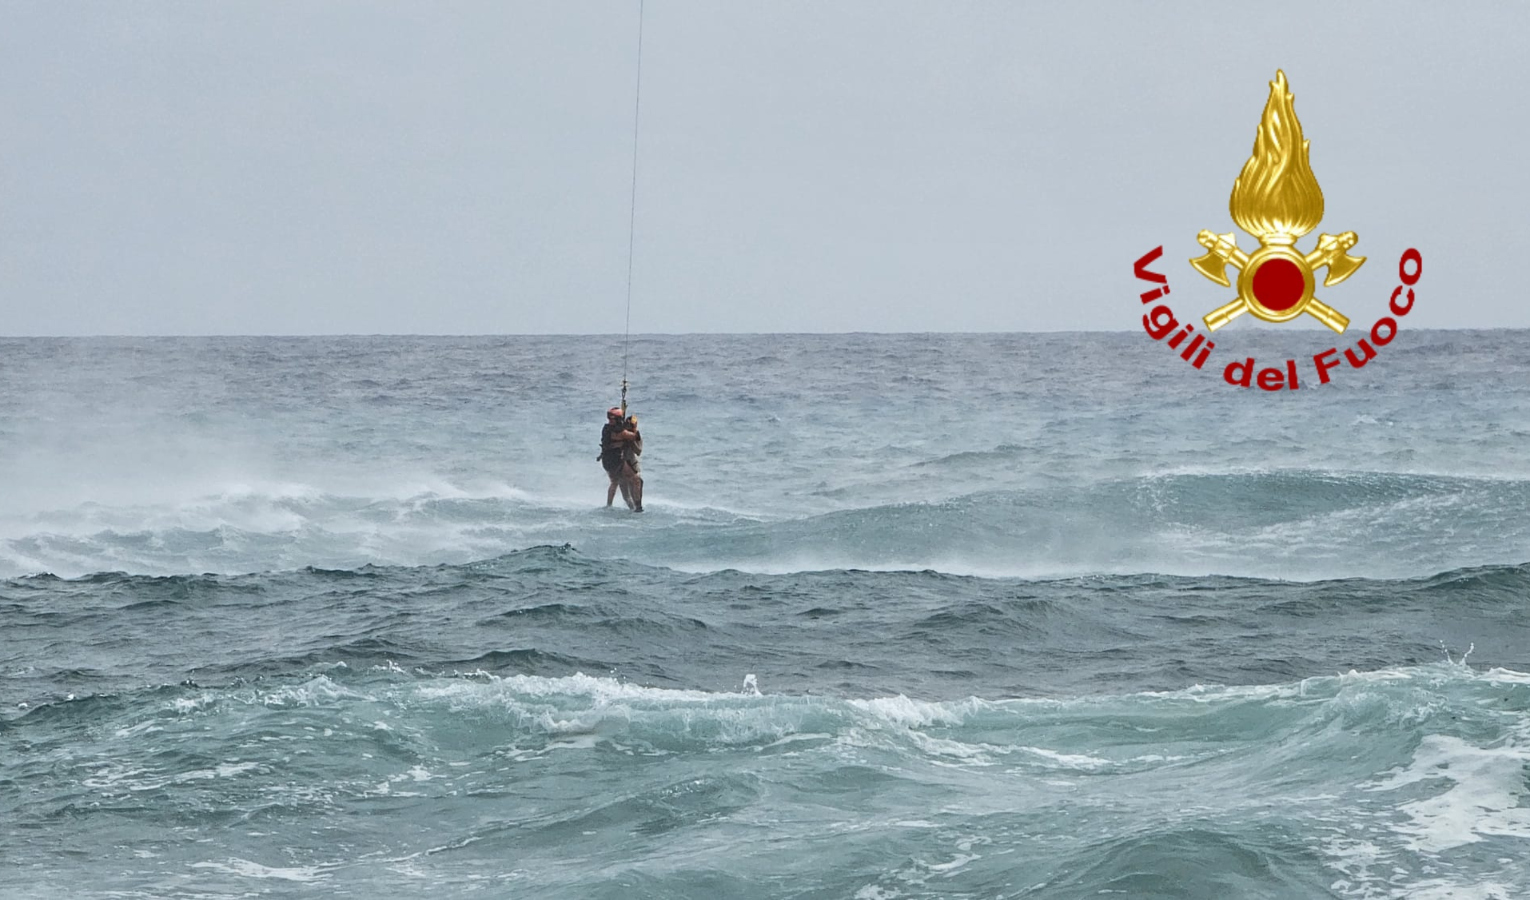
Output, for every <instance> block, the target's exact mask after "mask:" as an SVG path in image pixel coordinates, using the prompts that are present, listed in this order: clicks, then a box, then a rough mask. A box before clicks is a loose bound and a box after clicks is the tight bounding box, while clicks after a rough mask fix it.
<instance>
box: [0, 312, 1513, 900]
mask: <svg viewBox="0 0 1530 900" xmlns="http://www.w3.org/2000/svg"><path fill="white" fill-rule="evenodd" d="M1238 338H1239V342H1240V346H1244V345H1246V346H1248V347H1251V348H1253V350H1251V351H1250V352H1257V353H1258V355H1260V356H1262V357H1269V358H1272V359H1274V358H1283V357H1285V356H1299V355H1301V354H1302V353H1303V348H1305V347H1306V344H1309V343H1311V341H1312V339H1313V338H1312V333H1311V332H1279V333H1276V332H1273V331H1253V330H1249V331H1244V332H1240V334H1239V335H1238ZM632 350H633V359H634V361H635V365H634V367H633V369H634V370H633V373H632V374H633V401H634V405H633V411H634V412H636V413H637V414H638V415H639V417H640V419H641V424H642V428H643V431H644V437H645V453H644V466H645V474H646V476H647V478H648V493H647V497H646V498H645V501H646V506H647V508H648V512H646V513H645V514H643V515H642V516H637V515H634V514H631V513H628V512H626V511H625V510H606V509H604V508H602V504H603V501H604V493H605V491H604V482H605V477H604V474H603V473H602V472H601V470H600V467H599V465H598V464H597V463H596V462H595V459H594V457H595V454H596V452H597V450H598V447H597V439H598V434H599V428H600V424H601V416H602V412H603V410H604V409H605V407H607V406H609V405H610V404H611V403H612V402H613V401H614V400H615V399H616V398H615V396H613V394H614V391H613V390H612V387H611V386H612V385H613V384H615V383H616V382H617V381H618V380H619V379H620V374H621V373H620V345H619V341H617V342H613V341H612V340H611V339H608V338H322V339H318V338H316V339H269V338H241V339H131V340H129V339H115V340H114V339H91V340H5V341H0V472H3V473H4V475H3V476H0V579H3V580H0V860H4V863H5V864H4V865H0V896H6V897H12V896H14V897H27V898H31V897H82V896H88V897H243V896H259V895H272V896H312V897H334V896H364V897H416V896H422V895H427V894H430V895H437V896H468V895H482V896H507V897H508V896H533V897H539V898H541V897H569V898H575V897H578V898H584V897H611V898H617V897H621V898H628V897H654V898H658V897H697V898H703V897H705V898H715V897H845V898H858V900H887V898H894V897H896V898H908V897H973V898H977V897H984V898H987V897H1049V898H1050V897H1079V898H1083V897H1099V896H1126V897H1132V898H1137V897H1175V898H1181V897H1206V898H1227V897H1360V898H1380V897H1408V898H1414V897H1425V898H1431V897H1439V898H1445V897H1469V898H1483V900H1486V898H1505V900H1506V898H1510V897H1518V896H1522V895H1525V894H1527V893H1530V866H1527V865H1526V863H1525V862H1524V860H1525V859H1527V858H1530V853H1527V851H1530V778H1527V775H1526V772H1527V771H1530V769H1527V766H1530V675H1527V674H1524V673H1530V606H1527V596H1530V565H1527V563H1526V561H1527V560H1530V549H1527V545H1530V540H1527V536H1530V464H1527V463H1526V459H1527V455H1526V454H1525V453H1524V448H1525V446H1526V445H1527V437H1530V377H1527V374H1530V350H1527V349H1526V340H1525V335H1524V334H1522V333H1517V332H1416V331H1407V330H1404V331H1403V332H1402V333H1401V334H1400V335H1399V337H1398V338H1397V340H1395V341H1394V342H1393V343H1392V344H1391V345H1389V346H1388V347H1387V349H1386V353H1385V354H1384V355H1383V356H1381V357H1380V358H1378V360H1376V361H1375V362H1373V363H1372V364H1371V366H1368V367H1367V368H1366V369H1364V370H1361V371H1358V372H1354V371H1351V372H1347V373H1345V377H1344V378H1342V379H1336V382H1335V384H1333V385H1329V386H1326V387H1324V388H1322V389H1316V388H1309V389H1306V390H1301V391H1296V392H1284V393H1281V394H1268V395H1265V394H1258V393H1250V392H1244V391H1240V390H1238V389H1235V388H1232V387H1229V386H1227V385H1225V384H1223V383H1222V382H1221V380H1220V378H1219V376H1218V375H1217V374H1216V373H1212V372H1209V371H1208V372H1203V373H1195V372H1194V371H1193V370H1191V369H1190V368H1189V367H1188V366H1186V365H1185V364H1184V363H1182V362H1180V361H1179V360H1178V359H1177V358H1175V357H1174V356H1172V355H1171V354H1168V353H1167V352H1166V351H1164V350H1163V348H1162V347H1161V346H1159V345H1157V344H1154V343H1153V342H1152V341H1151V340H1149V339H1148V338H1146V336H1144V335H1141V334H1136V335H1094V334H1090V335H981V336H963V335H938V336H918V335H909V336H874V335H849V336H747V337H660V338H640V339H638V340H636V341H635V342H634V344H633V347H632ZM1306 355H1308V356H1310V350H1309V351H1308V352H1307V354H1306ZM613 361H614V362H613Z"/></svg>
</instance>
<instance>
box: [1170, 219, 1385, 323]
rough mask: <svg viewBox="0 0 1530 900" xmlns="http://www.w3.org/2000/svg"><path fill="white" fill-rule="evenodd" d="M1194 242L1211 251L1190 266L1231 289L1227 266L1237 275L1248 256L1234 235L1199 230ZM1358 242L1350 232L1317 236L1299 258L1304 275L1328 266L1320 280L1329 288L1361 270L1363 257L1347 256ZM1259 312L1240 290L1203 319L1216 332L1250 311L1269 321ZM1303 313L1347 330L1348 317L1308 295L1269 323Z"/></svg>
mask: <svg viewBox="0 0 1530 900" xmlns="http://www.w3.org/2000/svg"><path fill="white" fill-rule="evenodd" d="M1196 240H1197V241H1199V242H1200V245H1201V246H1202V247H1205V248H1206V249H1207V250H1208V251H1210V252H1208V253H1207V254H1206V255H1205V256H1200V257H1197V258H1195V259H1192V260H1190V265H1192V266H1195V270H1196V271H1197V272H1200V273H1201V274H1202V275H1205V276H1206V277H1207V278H1209V279H1211V280H1212V281H1215V282H1216V283H1217V284H1220V285H1222V286H1223V287H1232V281H1230V280H1229V279H1228V277H1227V267H1228V266H1232V267H1234V268H1236V269H1237V270H1238V271H1239V272H1242V271H1243V269H1244V267H1246V266H1247V265H1248V262H1249V254H1247V253H1244V252H1243V251H1242V250H1240V249H1238V242H1237V241H1236V240H1235V239H1234V238H1233V232H1231V231H1229V232H1228V233H1226V234H1213V233H1212V232H1210V231H1202V232H1201V233H1200V234H1199V235H1197V236H1196ZM1359 240H1360V238H1359V237H1358V236H1357V235H1356V234H1355V233H1354V232H1353V231H1346V232H1344V233H1343V234H1340V235H1332V234H1324V235H1319V236H1318V242H1317V249H1315V250H1313V251H1312V252H1311V253H1308V254H1307V255H1306V256H1300V257H1299V258H1300V259H1301V260H1302V261H1303V262H1304V263H1306V266H1307V273H1306V274H1307V275H1309V276H1310V275H1311V274H1312V273H1315V272H1316V271H1317V270H1318V269H1320V268H1322V267H1323V266H1327V267H1328V276H1327V277H1326V278H1324V279H1323V286H1324V287H1331V286H1332V285H1335V284H1338V283H1339V282H1341V281H1343V280H1344V279H1346V278H1348V277H1349V276H1351V275H1353V274H1355V270H1356V269H1358V268H1360V265H1361V263H1364V262H1365V257H1363V256H1350V255H1349V249H1350V248H1351V247H1353V246H1355V244H1356V243H1357V242H1358V241H1359ZM1262 249H1263V248H1262V247H1261V250H1262ZM1254 254H1255V255H1256V256H1257V255H1260V250H1256V251H1254ZM1261 310H1262V307H1258V308H1256V307H1255V306H1252V305H1251V304H1250V298H1248V297H1245V296H1243V291H1242V290H1240V291H1239V294H1238V299H1236V300H1234V301H1232V302H1231V303H1228V304H1226V305H1225V306H1220V307H1217V308H1216V309H1214V310H1212V311H1211V312H1209V313H1207V314H1206V315H1205V316H1204V317H1203V320H1204V321H1205V323H1206V328H1207V330H1209V331H1216V330H1217V329H1218V328H1221V327H1222V326H1223V325H1226V324H1227V323H1228V322H1231V321H1232V320H1233V319H1235V318H1237V317H1238V316H1240V315H1242V314H1243V313H1246V312H1250V311H1252V312H1253V313H1254V315H1256V316H1258V317H1259V318H1261V319H1267V318H1270V316H1271V314H1268V313H1264V314H1262V313H1261ZM1303 312H1307V313H1311V314H1312V316H1313V317H1314V318H1316V319H1317V320H1318V321H1319V322H1322V323H1323V324H1324V325H1327V326H1328V327H1329V328H1332V329H1333V330H1334V331H1337V332H1339V333H1340V334H1343V333H1344V329H1345V328H1348V327H1349V318H1348V317H1347V316H1345V315H1344V314H1343V313H1340V312H1339V311H1338V310H1336V309H1334V308H1333V307H1331V306H1329V305H1328V304H1326V303H1324V302H1323V301H1321V300H1319V299H1318V298H1316V297H1311V296H1309V297H1308V298H1307V299H1306V302H1304V303H1303V304H1301V307H1300V308H1299V309H1297V310H1295V311H1293V312H1292V313H1291V314H1290V315H1284V316H1281V317H1280V318H1279V319H1278V320H1276V319H1271V320H1272V321H1285V320H1286V319H1289V318H1293V317H1295V316H1297V315H1300V314H1301V313H1303Z"/></svg>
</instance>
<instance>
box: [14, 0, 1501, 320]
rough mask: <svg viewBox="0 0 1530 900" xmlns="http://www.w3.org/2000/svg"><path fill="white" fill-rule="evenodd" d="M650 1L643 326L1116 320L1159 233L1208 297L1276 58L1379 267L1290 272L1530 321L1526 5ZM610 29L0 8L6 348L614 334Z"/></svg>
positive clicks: (1362, 310) (238, 7)
mask: <svg viewBox="0 0 1530 900" xmlns="http://www.w3.org/2000/svg"><path fill="white" fill-rule="evenodd" d="M1457 10H1461V11H1457ZM643 19H644V21H643V29H644V31H643V81H642V115H641V133H640V139H639V174H638V181H637V211H636V240H635V246H636V258H635V264H634V285H633V299H632V329H633V331H634V332H697V331H725V332H736V331H745V332H753V331H766V332H775V331H791V332H800V331H1029V330H1058V329H1066V330H1075V329H1078V330H1098V329H1110V330H1114V329H1126V328H1136V327H1140V326H1139V324H1138V322H1139V318H1138V317H1139V316H1140V315H1141V309H1140V305H1139V304H1138V302H1137V296H1136V295H1137V292H1138V291H1139V290H1140V288H1139V286H1138V283H1137V282H1135V281H1134V280H1133V278H1132V275H1131V264H1132V261H1133V260H1134V259H1136V258H1137V257H1138V256H1139V255H1140V254H1142V253H1143V252H1144V251H1146V250H1148V249H1150V248H1152V247H1154V246H1157V245H1158V244H1163V245H1165V259H1166V261H1165V262H1164V263H1163V264H1162V266H1161V268H1162V269H1163V270H1164V271H1166V272H1167V273H1168V274H1169V277H1170V284H1171V286H1172V290H1173V294H1172V298H1171V299H1173V300H1175V301H1176V302H1177V303H1179V304H1183V309H1184V310H1185V312H1187V313H1193V314H1194V315H1199V314H1201V313H1203V312H1206V311H1208V310H1209V309H1211V308H1213V307H1215V306H1218V305H1220V304H1221V303H1223V302H1225V301H1226V300H1227V299H1230V298H1231V292H1230V291H1229V290H1228V289H1225V288H1219V287H1217V286H1215V285H1213V284H1211V283H1210V282H1208V281H1205V280H1204V279H1202V278H1201V277H1200V276H1199V275H1197V274H1196V273H1195V272H1194V271H1192V270H1191V269H1190V267H1189V265H1188V264H1187V263H1186V262H1185V260H1187V259H1188V258H1189V257H1190V256H1194V255H1198V254H1199V253H1200V252H1201V251H1200V249H1199V248H1198V246H1197V245H1196V243H1195V236H1196V233H1197V232H1198V231H1200V230H1201V229H1203V228H1211V229H1214V230H1216V231H1219V232H1224V231H1228V230H1233V229H1234V226H1233V224H1232V221H1231V218H1230V216H1229V214H1228V211H1227V200H1228V195H1229V192H1230V191H1231V189H1232V183H1233V179H1234V178H1235V177H1236V176H1237V174H1238V171H1239V169H1240V168H1241V167H1242V165H1243V163H1244V161H1245V160H1246V159H1247V158H1248V155H1249V151H1250V149H1251V148H1252V145H1253V139H1254V133H1255V129H1256V127H1257V125H1258V122H1259V116H1260V113H1261V111H1262V110H1263V106H1264V102H1265V99H1266V97H1267V96H1268V93H1269V88H1268V82H1269V81H1270V80H1271V79H1272V78H1273V77H1274V75H1275V70H1276V69H1277V68H1283V69H1284V70H1285V71H1286V74H1287V77H1288V78H1289V79H1290V83H1291V88H1292V91H1293V92H1294V94H1295V95H1296V112H1297V115H1298V117H1299V118H1300V120H1301V123H1302V125H1303V127H1304V129H1305V132H1306V137H1307V138H1308V140H1310V141H1311V162H1312V169H1313V171H1314V173H1315V174H1316V175H1317V178H1318V181H1319V183H1320V184H1321V185H1322V188H1323V192H1324V196H1325V199H1326V205H1327V209H1326V214H1325V217H1324V220H1323V223H1322V225H1321V226H1320V228H1319V230H1321V231H1331V232H1340V231H1347V230H1353V231H1356V232H1358V233H1359V236H1360V243H1359V245H1358V246H1357V247H1356V249H1355V251H1354V252H1355V253H1357V254H1363V255H1367V256H1368V257H1369V262H1368V263H1367V264H1366V266H1365V267H1364V268H1363V269H1361V271H1360V272H1359V273H1358V274H1357V275H1355V276H1354V277H1353V278H1351V279H1350V280H1349V281H1347V282H1345V283H1344V284H1342V285H1339V286H1336V287H1333V288H1326V289H1322V290H1320V291H1319V296H1320V297H1321V298H1322V299H1324V300H1325V301H1326V302H1328V303H1329V304H1330V305H1332V306H1334V307H1337V308H1338V309H1340V310H1341V311H1343V312H1345V313H1347V314H1348V315H1350V317H1351V318H1353V319H1355V320H1356V321H1357V322H1361V323H1362V324H1368V323H1369V322H1370V321H1373V320H1374V319H1375V318H1376V317H1377V316H1378V315H1380V314H1381V311H1382V309H1383V308H1384V306H1385V303H1386V298H1387V296H1388V295H1389V294H1390V292H1391V288H1392V286H1393V285H1394V284H1395V283H1396V262H1397V258H1398V257H1399V256H1400V255H1401V253H1402V251H1403V250H1405V249H1407V248H1408V247H1410V246H1416V247H1418V248H1419V249H1420V250H1421V251H1422V253H1423V257H1424V270H1425V271H1424V278H1423V281H1422V282H1421V283H1420V287H1421V289H1422V290H1421V295H1420V299H1419V302H1418V306H1417V309H1416V311H1415V312H1414V313H1413V315H1411V316H1410V317H1409V319H1408V320H1407V322H1406V323H1405V327H1410V328H1411V327H1436V328H1438V327H1483V328H1486V327H1503V326H1510V327H1521V328H1523V327H1530V303H1527V302H1526V299H1525V295H1526V293H1527V292H1526V289H1525V287H1524V286H1523V282H1522V281H1521V280H1520V279H1519V278H1518V266H1519V265H1520V263H1521V262H1522V260H1523V259H1524V256H1525V248H1526V246H1527V244H1530V241H1527V237H1530V234H1527V231H1530V216H1527V215H1526V204H1527V201H1530V175H1527V157H1526V153H1525V148H1526V146H1527V141H1526V137H1527V124H1526V121H1527V119H1526V113H1527V101H1526V99H1525V98H1526V94H1525V89H1526V83H1527V75H1530V62H1527V60H1530V54H1527V52H1526V49H1525V48H1526V46H1530V45H1527V41H1530V4H1524V3H1508V2H1504V3H1473V4H1456V5H1451V4H1427V5H1426V4H1398V3H1385V4H1382V3H1376V4H1331V3H1322V4H1293V3H1279V4H1269V5H1267V6H1257V5H1255V4H1228V3H1223V2H1218V3H1206V4H1199V5H1196V4H1175V5H1174V6H1172V8H1170V7H1166V6H1164V5H1159V4H1150V3H1124V2H1123V3H1099V4H1081V3H1069V4H1063V3H1045V4H1043V3H1018V2H959V3H958V2H940V3H937V2H925V3H896V2H886V0H877V2H849V0H844V2H823V0H798V2H794V0H772V2H753V3H729V2H702V0H646V6H645V11H644V16H643ZM637 37H638V2H637V0H630V2H628V0H621V2H567V0H557V2H510V0H501V2H456V3H442V2H419V3H400V2H392V3H382V2H372V3H360V2H343V3H342V2H310V0H303V2H258V3H256V2H216V3H186V2H174V3H164V2H130V3H111V2H92V3H77V2H52V0H50V2H15V0H0V85H3V88H0V334H11V335H44V334H60V335H74V334H314V333H364V334H369V333H432V334H441V333H448V334H471V333H547V332H605V333H609V332H620V331H621V330H622V316H623V311H624V308H625V302H626V277H627V247H628V201H629V192H630V190H631V181H630V178H631V165H632V150H633V146H632V138H633V93H634V87H635V78H636V75H637ZM1239 239H1240V241H1241V242H1242V244H1243V246H1244V247H1245V249H1252V248H1253V247H1254V246H1256V242H1255V241H1254V239H1253V238H1251V237H1249V236H1247V235H1243V234H1241V233H1240V234H1239ZM1314 239H1315V235H1313V236H1309V237H1308V238H1306V239H1305V240H1304V241H1303V242H1302V247H1303V248H1304V249H1310V246H1311V244H1312V242H1313V241H1314ZM1177 308H1179V307H1177ZM1244 318H1245V319H1247V318H1248V317H1244ZM1250 324H1251V325H1252V326H1253V327H1265V328H1273V327H1283V326H1271V325H1265V324H1263V323H1257V322H1255V323H1250ZM1244 327H1249V326H1248V325H1245V326H1244ZM1284 327H1289V326H1284Z"/></svg>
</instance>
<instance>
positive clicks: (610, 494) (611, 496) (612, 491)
mask: <svg viewBox="0 0 1530 900" xmlns="http://www.w3.org/2000/svg"><path fill="white" fill-rule="evenodd" d="M618 483H619V479H618V478H617V477H616V473H614V472H613V473H611V486H610V487H608V488H606V507H607V508H608V509H609V508H610V506H611V502H612V501H613V500H615V499H616V486H617V484H618ZM622 499H623V500H625V499H627V486H626V485H625V484H623V485H622Z"/></svg>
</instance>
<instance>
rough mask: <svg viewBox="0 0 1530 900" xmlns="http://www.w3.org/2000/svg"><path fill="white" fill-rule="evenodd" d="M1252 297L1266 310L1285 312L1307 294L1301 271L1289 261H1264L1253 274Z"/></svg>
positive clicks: (1276, 259)
mask: <svg viewBox="0 0 1530 900" xmlns="http://www.w3.org/2000/svg"><path fill="white" fill-rule="evenodd" d="M1253 288H1254V296H1255V297H1256V298H1258V300H1259V302H1260V303H1262V304H1263V305H1264V307H1265V308H1266V309H1269V310H1272V311H1274V312H1285V311H1286V310H1288V309H1290V308H1291V307H1293V306H1295V305H1296V304H1297V303H1300V302H1301V299H1302V294H1304V293H1306V292H1307V281H1306V279H1305V278H1303V277H1302V270H1301V268H1300V267H1299V266H1297V264H1296V263H1294V262H1292V261H1290V260H1289V259H1280V258H1279V257H1277V258H1275V259H1270V260H1266V261H1265V262H1264V263H1263V264H1262V265H1260V266H1259V270H1258V271H1256V272H1255V273H1254V283H1253Z"/></svg>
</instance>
